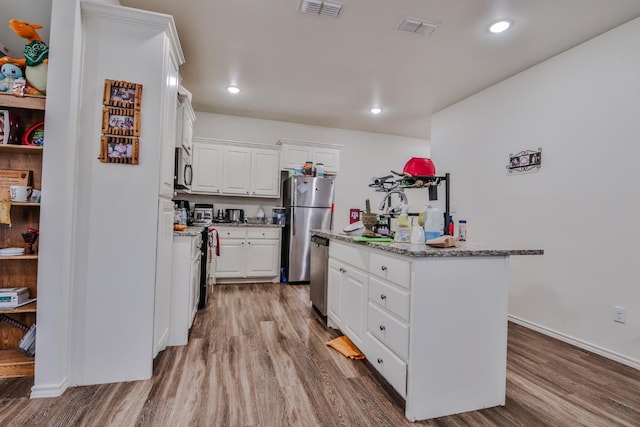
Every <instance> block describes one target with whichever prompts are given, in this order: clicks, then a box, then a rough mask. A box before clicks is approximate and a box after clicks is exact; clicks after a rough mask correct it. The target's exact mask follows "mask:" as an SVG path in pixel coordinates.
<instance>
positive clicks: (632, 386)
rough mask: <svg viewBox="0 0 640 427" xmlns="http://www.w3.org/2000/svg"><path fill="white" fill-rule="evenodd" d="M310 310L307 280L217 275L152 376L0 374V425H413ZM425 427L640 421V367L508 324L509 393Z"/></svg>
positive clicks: (632, 422) (614, 424) (598, 423)
mask: <svg viewBox="0 0 640 427" xmlns="http://www.w3.org/2000/svg"><path fill="white" fill-rule="evenodd" d="M336 336H338V334H337V333H336V332H335V331H332V330H328V329H327V328H326V327H325V326H324V325H323V324H322V323H321V322H320V321H319V320H318V318H317V317H316V316H315V314H314V313H313V312H312V310H311V307H310V303H309V289H308V286H306V285H295V286H292V285H280V284H257V285H218V286H216V288H215V292H214V294H213V296H212V298H211V299H210V301H209V305H208V307H207V308H206V309H204V310H201V311H200V312H199V314H198V317H197V318H196V321H195V324H194V327H193V329H192V332H191V336H190V340H189V344H188V345H187V346H184V347H170V348H168V349H167V350H165V351H164V352H162V353H161V354H160V355H159V356H158V358H157V359H156V362H155V367H154V375H153V378H152V379H150V380H147V381H137V382H129V383H118V384H105V385H97V386H87V387H75V388H70V389H69V390H67V391H66V393H65V394H64V395H63V396H62V397H59V398H55V399H29V393H30V388H31V386H32V381H33V380H32V378H15V379H2V380H0V426H119V427H120V426H172V427H173V426H264V427H271V426H407V425H412V423H409V422H408V421H407V420H406V418H404V412H403V410H402V408H401V407H400V406H399V404H398V403H396V402H395V401H394V400H393V399H391V398H390V396H389V395H388V394H387V393H386V392H385V391H384V389H383V388H382V387H381V386H380V384H379V383H378V381H377V380H376V377H375V376H374V375H373V374H372V373H371V371H370V370H369V369H368V368H367V367H366V365H365V364H364V363H363V362H362V361H352V360H349V359H347V358H345V357H343V356H341V355H340V354H338V353H337V352H336V351H334V350H332V349H330V348H329V347H327V346H326V345H325V343H326V342H327V341H328V340H330V339H332V338H334V337H336ZM413 425H425V426H580V425H582V426H638V425H640V371H637V370H635V369H632V368H629V367H626V366H624V365H620V364H618V363H616V362H613V361H610V360H608V359H605V358H602V357H600V356H597V355H594V354H591V353H588V352H586V351H583V350H580V349H578V348H575V347H572V346H570V345H568V344H565V343H562V342H559V341H557V340H554V339H552V338H549V337H546V336H544V335H541V334H538V333H536V332H533V331H531V330H528V329H526V328H523V327H521V326H518V325H515V324H509V344H508V374H507V402H506V406H504V407H497V408H490V409H485V410H482V411H476V412H469V413H465V414H460V415H456V416H449V417H442V418H438V419H434V420H428V421H423V422H419V423H414V424H413Z"/></svg>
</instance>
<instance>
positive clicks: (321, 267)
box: [309, 235, 329, 319]
mask: <svg viewBox="0 0 640 427" xmlns="http://www.w3.org/2000/svg"><path fill="white" fill-rule="evenodd" d="M328 267H329V239H327V238H325V237H320V236H315V235H313V236H311V266H310V270H309V287H310V289H309V293H310V295H311V304H313V307H314V308H315V309H316V310H317V311H318V312H319V313H320V314H321V315H322V316H323V317H324V318H325V319H326V317H327V268H328Z"/></svg>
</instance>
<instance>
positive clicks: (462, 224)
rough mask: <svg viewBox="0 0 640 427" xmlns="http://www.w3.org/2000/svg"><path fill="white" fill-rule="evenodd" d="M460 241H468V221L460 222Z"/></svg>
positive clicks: (462, 220)
mask: <svg viewBox="0 0 640 427" xmlns="http://www.w3.org/2000/svg"><path fill="white" fill-rule="evenodd" d="M458 239H460V240H465V241H466V240H467V220H466V219H461V220H460V221H458Z"/></svg>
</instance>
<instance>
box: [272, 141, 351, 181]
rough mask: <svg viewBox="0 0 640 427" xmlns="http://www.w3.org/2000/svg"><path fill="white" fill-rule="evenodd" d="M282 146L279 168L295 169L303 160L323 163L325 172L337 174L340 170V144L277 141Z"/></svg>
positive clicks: (303, 162) (300, 165)
mask: <svg viewBox="0 0 640 427" xmlns="http://www.w3.org/2000/svg"><path fill="white" fill-rule="evenodd" d="M278 144H280V145H281V146H282V151H281V168H282V169H295V168H299V167H302V165H304V164H305V162H309V161H310V162H313V164H314V165H315V164H318V163H323V164H324V170H325V172H326V173H330V174H337V173H338V171H339V170H340V146H339V145H336V144H320V143H312V142H303V141H292V140H283V139H281V140H280V141H278Z"/></svg>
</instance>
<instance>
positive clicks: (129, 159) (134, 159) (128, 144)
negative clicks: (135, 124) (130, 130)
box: [100, 135, 140, 165]
mask: <svg viewBox="0 0 640 427" xmlns="http://www.w3.org/2000/svg"><path fill="white" fill-rule="evenodd" d="M139 142H140V140H139V139H138V138H125V137H122V136H108V135H107V136H103V137H102V138H101V141H100V161H101V162H103V163H125V164H129V165H137V164H138V156H139V154H140V144H139Z"/></svg>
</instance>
